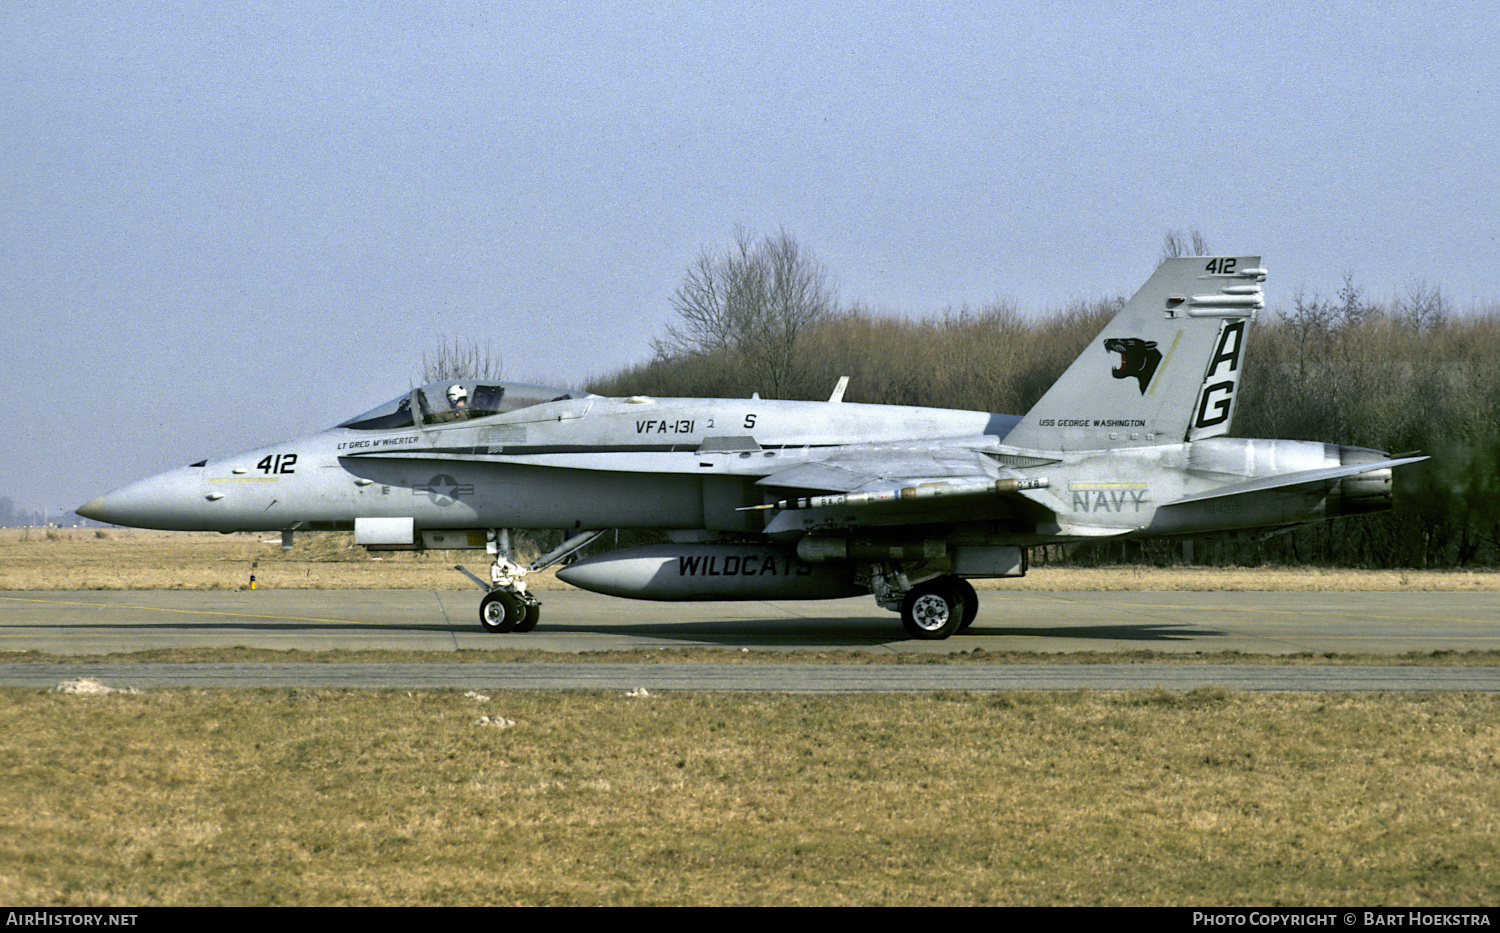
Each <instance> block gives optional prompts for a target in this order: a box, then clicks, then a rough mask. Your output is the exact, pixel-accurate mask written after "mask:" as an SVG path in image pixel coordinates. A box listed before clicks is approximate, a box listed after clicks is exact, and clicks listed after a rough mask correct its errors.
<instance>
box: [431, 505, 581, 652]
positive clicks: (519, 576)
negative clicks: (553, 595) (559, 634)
mask: <svg viewBox="0 0 1500 933" xmlns="http://www.w3.org/2000/svg"><path fill="white" fill-rule="evenodd" d="M601 534H603V532H602V531H584V532H580V533H578V534H576V535H574V536H573V537H571V538H569V539H568V540H566V541H564V542H563V543H562V544H560V545H558V546H557V547H555V548H553V549H552V550H550V551H548V552H547V553H546V554H543V555H542V556H541V557H538V558H537V559H536V560H534V561H532V562H531V563H529V564H525V565H522V564H519V563H517V562H516V560H515V557H514V555H513V553H512V551H511V544H510V530H509V529H506V528H500V529H497V530H495V531H492V532H490V534H489V541H488V542H487V550H489V552H490V553H491V554H493V555H495V562H494V563H493V564H491V565H490V582H489V583H488V584H486V583H485V582H484V581H483V580H481V579H479V578H478V577H476V576H475V575H474V574H472V573H469V571H468V570H465V569H464V568H463V567H457V568H455V569H456V570H458V571H460V572H461V573H463V574H464V575H465V576H467V577H468V578H469V579H470V580H473V581H474V582H475V583H476V584H477V585H478V586H479V587H480V589H484V590H488V591H489V592H488V593H486V594H485V597H484V599H482V600H480V601H479V625H480V627H481V628H483V629H484V630H485V631H486V632H494V633H497V634H499V633H503V632H529V631H531V630H532V629H534V628H536V624H537V622H538V621H540V620H541V617H542V601H541V600H539V599H537V598H536V597H535V596H533V595H531V594H530V593H528V592H527V591H526V580H525V577H526V575H527V574H528V573H532V572H534V571H537V570H546V569H547V568H548V567H551V566H552V565H553V564H555V563H557V562H558V561H561V560H563V559H565V558H567V557H568V556H569V555H571V554H573V553H574V552H575V551H577V550H579V549H580V548H582V547H584V546H585V545H587V544H588V543H590V542H591V541H593V540H594V539H595V538H597V537H599V536H600V535H601Z"/></svg>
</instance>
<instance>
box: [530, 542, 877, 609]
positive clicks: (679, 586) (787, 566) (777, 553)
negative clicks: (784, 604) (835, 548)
mask: <svg viewBox="0 0 1500 933" xmlns="http://www.w3.org/2000/svg"><path fill="white" fill-rule="evenodd" d="M850 570H851V568H850V567H849V565H848V564H841V563H817V564H813V563H809V562H807V561H805V560H802V559H801V558H799V557H798V556H797V553H796V551H795V550H793V549H791V548H779V547H774V546H771V545H766V544H653V545H648V546H645V547H631V548H622V549H620V550H618V551H608V552H606V553H604V554H596V555H594V556H593V557H586V558H584V559H583V560H580V561H578V562H576V563H573V564H570V565H568V566H567V567H564V568H563V569H561V570H559V571H558V572H557V577H558V579H559V580H562V581H563V582H564V583H569V584H572V585H573V586H576V587H579V588H580V589H585V590H592V591H593V592H595V593H603V594H605V595H607V596H623V597H625V598H627V599H654V600H662V601H668V602H685V601H696V600H747V599H750V600H753V599H841V598H843V597H845V596H863V595H864V594H865V593H867V592H868V590H866V589H865V588H864V587H860V586H856V585H855V584H854V582H853V581H852V579H851V573H850Z"/></svg>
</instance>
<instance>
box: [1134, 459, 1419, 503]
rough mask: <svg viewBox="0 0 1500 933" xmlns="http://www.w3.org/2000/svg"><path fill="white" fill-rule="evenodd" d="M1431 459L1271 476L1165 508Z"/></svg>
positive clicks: (1379, 461)
mask: <svg viewBox="0 0 1500 933" xmlns="http://www.w3.org/2000/svg"><path fill="white" fill-rule="evenodd" d="M1426 459H1428V458H1427V457H1425V456H1419V457H1402V458H1399V459H1396V460H1376V461H1375V462H1373V463H1356V464H1352V465H1350V466H1338V467H1328V468H1327V469H1321V470H1303V471H1301V472H1298V473H1282V474H1281V475H1279V476H1267V477H1263V478H1261V479H1253V480H1248V481H1246V482H1243V483H1234V484H1232V485H1229V486H1220V487H1219V488H1218V489H1214V490H1211V491H1209V492H1200V493H1197V494H1195V495H1191V496H1183V497H1182V498H1181V499H1178V500H1176V501H1174V502H1170V503H1168V504H1167V505H1165V506H1163V508H1171V507H1172V506H1174V505H1183V504H1185V503H1189V502H1204V501H1207V500H1209V499H1223V498H1226V497H1229V496H1240V495H1244V494H1245V493H1250V492H1264V491H1266V490H1268V489H1288V488H1291V487H1294V486H1306V485H1309V484H1312V483H1321V482H1325V481H1327V480H1331V479H1340V478H1342V477H1345V476H1357V475H1359V474H1361V473H1373V472H1375V471H1376V470H1390V469H1393V468H1395V467H1398V466H1405V465H1406V464H1408V463H1417V462H1420V461H1422V460H1426Z"/></svg>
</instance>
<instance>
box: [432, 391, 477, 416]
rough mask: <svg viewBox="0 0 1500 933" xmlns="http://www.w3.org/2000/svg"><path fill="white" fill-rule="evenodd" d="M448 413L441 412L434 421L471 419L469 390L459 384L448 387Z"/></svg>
mask: <svg viewBox="0 0 1500 933" xmlns="http://www.w3.org/2000/svg"><path fill="white" fill-rule="evenodd" d="M448 408H449V410H448V411H445V412H439V413H438V414H437V415H436V416H435V417H434V418H433V419H432V420H434V421H462V420H464V419H465V418H468V417H470V413H469V390H468V389H466V388H464V387H463V386H462V385H460V384H458V383H454V384H453V385H451V386H449V387H448Z"/></svg>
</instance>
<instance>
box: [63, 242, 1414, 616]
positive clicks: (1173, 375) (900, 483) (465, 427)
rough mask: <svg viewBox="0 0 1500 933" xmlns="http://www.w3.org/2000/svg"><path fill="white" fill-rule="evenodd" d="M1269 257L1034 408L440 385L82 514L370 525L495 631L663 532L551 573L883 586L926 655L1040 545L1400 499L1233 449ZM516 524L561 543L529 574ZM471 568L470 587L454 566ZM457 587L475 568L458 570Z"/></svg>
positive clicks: (657, 595)
mask: <svg viewBox="0 0 1500 933" xmlns="http://www.w3.org/2000/svg"><path fill="white" fill-rule="evenodd" d="M1264 280H1265V270H1264V269H1262V268H1261V267H1260V259H1259V257H1256V256H1219V257H1197V258H1177V259H1168V260H1167V261H1166V262H1164V263H1162V265H1161V267H1160V268H1158V269H1157V270H1156V273H1155V274H1154V275H1152V277H1151V278H1150V280H1149V281H1147V282H1146V284H1145V285H1144V286H1142V288H1141V289H1140V291H1138V292H1137V293H1136V294H1135V296H1134V297H1133V298H1131V299H1130V301H1129V302H1128V303H1126V305H1125V306H1124V308H1122V309H1121V311H1120V312H1119V314H1118V315H1117V316H1116V317H1115V318H1114V319H1113V320H1112V321H1111V322H1110V323H1109V325H1108V326H1107V327H1105V329H1104V332H1103V333H1102V334H1100V336H1099V338H1098V339H1096V340H1095V341H1093V342H1092V343H1090V344H1089V345H1088V348H1087V349H1086V350H1085V351H1084V352H1083V355H1082V356H1080V357H1079V358H1078V359H1077V360H1076V361H1075V362H1074V363H1073V365H1072V366H1071V367H1069V368H1068V370H1067V372H1066V373H1064V374H1063V377H1062V378H1061V379H1059V380H1058V381H1057V383H1056V384H1055V385H1053V386H1052V388H1051V389H1050V390H1049V391H1048V392H1047V393H1046V395H1044V396H1043V397H1042V399H1041V401H1039V402H1037V404H1036V405H1035V407H1033V408H1032V409H1031V411H1029V412H1027V413H1026V414H1025V415H1023V416H1020V417H1017V416H1015V415H1000V414H991V413H988V412H973V411H949V410H943V409H934V408H908V407H897V406H889V405H864V404H855V403H852V402H844V401H843V400H842V398H843V393H844V387H845V385H846V380H841V381H840V383H839V385H838V387H837V388H836V389H835V390H834V392H833V396H832V397H831V398H829V399H828V401H826V402H798V401H773V400H770V399H761V398H758V397H755V396H752V397H751V398H749V399H666V398H647V397H645V396H632V397H630V398H604V397H601V396H596V395H591V394H588V393H585V392H578V391H571V390H566V389H558V388H547V387H542V386H534V385H524V384H519V383H511V382H501V381H494V380H483V379H481V380H468V379H466V380H459V381H452V382H438V383H433V384H430V385H424V386H422V387H420V388H416V389H412V390H411V391H409V392H404V393H402V394H401V395H399V396H397V397H396V398H394V399H392V400H391V401H389V402H387V403H385V404H384V405H381V406H379V407H378V408H375V409H372V410H370V411H368V412H365V413H364V414H362V415H358V416H356V417H354V418H351V419H349V420H348V421H345V422H343V423H342V424H340V425H338V426H336V427H333V428H330V429H328V430H326V431H323V432H321V433H318V434H313V435H310V436H308V437H304V438H300V439H298V440H294V441H287V442H284V443H279V444H272V445H271V446H269V447H260V448H256V449H255V450H250V451H246V452H245V453H241V454H236V455H234V456H230V457H224V458H222V459H210V460H199V461H198V462H197V463H193V464H191V465H189V466H185V467H181V468H179V469H175V470H171V471H169V472H166V473H162V474H161V475H159V476H153V477H151V478H149V479H144V480H141V481H140V482H137V483H134V484H132V485H130V486H126V487H124V488H123V489H119V490H116V491H114V492H111V493H109V494H107V495H104V496H101V497H99V498H97V499H95V500H93V501H92V502H90V503H88V504H87V505H85V506H83V507H82V508H80V509H79V510H78V512H79V514H80V515H84V516H86V517H88V518H92V519H97V520H99V521H103V522H111V523H114V524H118V525H134V526H139V527H144V528H165V529H177V530H184V531H192V530H206V531H222V532H231V531H269V530H279V531H281V532H282V537H283V544H284V545H285V546H290V543H291V537H292V535H293V533H294V532H297V531H333V530H350V529H352V530H353V531H354V536H355V542H356V543H358V544H362V545H366V546H369V547H371V548H400V549H416V548H476V549H477V548H485V549H487V551H488V552H489V554H491V555H493V558H494V563H493V565H492V567H491V569H490V580H489V582H488V583H486V582H485V581H483V580H482V579H480V578H479V577H477V576H475V575H473V574H469V576H470V577H471V578H472V579H473V580H474V581H475V582H476V583H477V584H479V585H480V586H481V587H482V588H484V589H486V590H487V591H488V592H487V594H486V595H485V596H484V598H483V600H482V602H481V603H480V606H479V621H480V624H481V625H482V626H483V627H484V628H485V629H486V630H488V631H492V632H511V631H516V632H524V631H529V630H531V629H532V628H534V627H535V626H536V624H537V620H538V618H539V615H540V602H539V601H538V600H537V598H536V596H535V595H533V594H532V593H531V592H529V591H528V590H527V587H526V580H525V577H526V575H527V574H528V573H532V572H535V571H538V570H541V569H543V568H545V567H548V566H551V565H553V564H556V563H559V562H562V561H564V560H566V559H567V558H569V557H570V556H574V555H575V554H576V552H578V551H579V550H581V549H582V548H583V547H585V546H586V545H587V544H589V543H590V542H591V541H593V540H594V539H595V538H596V537H598V535H599V534H601V533H602V531H603V530H605V529H609V528H652V529H666V530H667V531H668V532H669V537H670V539H671V540H672V541H673V542H674V543H671V544H659V545H650V546H644V547H627V548H623V549H617V550H613V551H607V552H604V553H600V554H596V555H594V556H591V557H587V558H583V559H580V560H576V561H575V562H573V563H571V564H569V565H568V566H566V567H564V568H562V569H561V570H560V571H559V572H558V576H559V577H560V578H561V579H563V580H564V581H566V582H568V583H570V584H573V585H574V586H578V587H582V588H584V589H588V590H593V591H596V592H600V593H607V594H610V595H613V596H624V597H629V598H634V599H656V600H761V599H828V598H836V597H844V596H853V595H860V594H865V593H869V594H871V595H873V596H874V597H875V601H876V602H877V603H879V604H880V605H881V606H882V607H883V608H885V609H889V610H892V611H896V612H899V613H900V614H901V621H902V623H903V625H904V626H905V628H906V631H907V633H908V634H909V635H910V636H911V637H912V638H920V639H939V638H947V637H948V636H949V635H952V634H953V633H954V632H957V631H960V630H961V629H963V628H965V627H966V626H968V625H969V624H970V623H971V622H973V620H974V617H975V613H976V611H977V609H978V601H977V598H976V596H975V593H974V588H973V586H972V585H971V584H970V583H969V582H968V581H970V580H973V579H982V578H991V577H1015V576H1021V575H1022V574H1024V573H1025V572H1026V565H1027V549H1028V548H1030V547H1033V546H1037V545H1045V544H1055V543H1060V542H1078V541H1098V540H1101V539H1114V538H1124V539H1138V538H1150V537H1158V536H1168V535H1183V534H1198V533H1203V532H1213V531H1221V530H1226V529H1242V528H1260V529H1279V528H1286V527H1290V526H1295V525H1299V524H1303V523H1308V522H1315V521H1321V520H1324V519H1330V518H1334V517H1337V516H1341V515H1353V514H1358V513H1362V512H1375V511H1380V510H1384V509H1388V508H1390V506H1391V473H1392V470H1393V469H1394V468H1395V467H1398V466H1401V465H1403V464H1407V463H1413V462H1416V461H1417V460H1421V459H1424V458H1422V457H1419V456H1403V457H1398V458H1394V459H1393V458H1392V457H1391V456H1390V455H1388V454H1386V453H1384V452H1381V451H1378V450H1368V449H1365V448H1361V447H1342V446H1337V445H1333V444H1322V443H1313V442H1308V441H1285V440H1258V439H1245V438H1232V437H1228V436H1226V435H1227V434H1228V432H1229V426H1230V422H1231V420H1232V418H1233V416H1234V408H1235V399H1236V396H1237V395H1238V390H1239V380H1240V372H1241V368H1242V362H1243V359H1244V351H1245V339H1246V331H1247V329H1248V326H1249V323H1250V321H1251V320H1252V319H1253V318H1254V317H1255V313H1256V312H1257V311H1258V310H1260V309H1261V308H1263V307H1264V299H1263V297H1262V294H1261V289H1260V283H1262V282H1263V281H1264ZM514 529H564V530H566V531H567V532H570V534H569V535H568V536H567V540H565V541H564V542H563V543H562V544H561V545H560V546H559V547H557V548H555V549H553V550H552V551H551V552H549V553H547V554H543V555H542V556H541V557H539V558H537V559H536V560H534V561H532V562H531V563H529V564H525V565H523V564H521V563H520V562H519V561H518V560H517V558H516V556H515V554H514V553H513V551H512V548H511V531H512V530H514ZM460 569H462V568H460ZM464 572H465V573H468V571H464Z"/></svg>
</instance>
